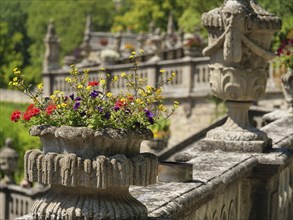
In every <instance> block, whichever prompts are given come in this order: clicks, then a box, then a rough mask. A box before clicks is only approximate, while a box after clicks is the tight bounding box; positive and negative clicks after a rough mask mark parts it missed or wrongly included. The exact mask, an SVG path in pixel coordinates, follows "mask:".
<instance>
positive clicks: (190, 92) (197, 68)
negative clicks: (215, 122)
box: [43, 57, 209, 98]
mask: <svg viewBox="0 0 293 220" xmlns="http://www.w3.org/2000/svg"><path fill="white" fill-rule="evenodd" d="M208 62H209V59H208V58H205V57H201V58H185V59H184V58H183V59H176V60H166V61H160V62H157V63H147V62H145V63H142V64H141V65H140V66H139V70H138V71H137V74H138V75H139V76H141V77H143V78H145V79H147V80H148V85H150V86H156V84H157V82H158V74H160V72H159V70H160V69H164V70H165V73H164V77H165V78H167V77H169V76H171V73H173V72H174V73H176V77H175V79H174V81H173V82H172V84H168V85H166V86H165V90H164V92H165V94H164V95H166V96H167V97H169V98H171V97H181V98H184V97H190V96H198V95H200V96H205V95H207V94H208V93H209V79H208V74H209V71H208ZM131 65H132V64H121V65H113V66H112V67H109V68H107V73H109V74H111V75H112V76H115V75H120V74H121V73H122V72H125V73H130V68H131ZM99 69H100V67H99V68H97V67H92V68H90V72H89V76H90V80H94V79H95V80H99V76H101V77H104V75H98V74H97V72H98V71H99ZM67 75H68V71H66V72H64V71H62V72H61V71H56V72H52V73H50V74H43V79H44V84H45V94H46V95H48V94H52V93H53V91H54V90H61V91H64V92H65V93H70V92H71V91H70V89H69V87H68V85H67V83H66V82H65V81H64V79H65V77H66V76H67ZM125 88H126V83H125V81H124V79H119V81H118V82H117V83H116V84H115V85H114V87H113V88H108V89H109V90H110V91H112V92H113V93H116V92H118V91H119V90H123V89H125Z"/></svg>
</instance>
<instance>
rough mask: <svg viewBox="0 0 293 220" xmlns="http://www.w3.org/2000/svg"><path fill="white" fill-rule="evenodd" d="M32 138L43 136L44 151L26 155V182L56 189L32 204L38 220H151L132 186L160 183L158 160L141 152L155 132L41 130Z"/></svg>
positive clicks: (65, 127) (43, 127)
mask: <svg viewBox="0 0 293 220" xmlns="http://www.w3.org/2000/svg"><path fill="white" fill-rule="evenodd" d="M30 134H31V135H33V136H39V137H40V139H41V142H42V145H43V150H42V151H40V150H30V151H27V152H26V154H25V169H26V172H25V173H26V178H27V180H29V181H32V182H38V183H42V184H50V185H51V188H50V189H49V191H47V193H46V195H45V196H44V197H43V198H40V199H39V200H37V201H36V202H35V203H34V205H33V206H32V215H33V218H34V219H42V220H44V219H50V220H52V219H146V218H147V209H146V207H145V206H144V205H143V204H142V203H140V202H139V201H138V200H137V199H135V198H134V197H133V196H131V195H130V193H129V186H130V185H138V186H146V185H149V184H153V183H155V182H156V177H157V164H158V162H157V158H156V156H154V155H153V154H149V153H144V154H140V153H139V151H140V144H141V142H142V140H145V139H150V138H151V137H152V133H151V131H150V130H136V131H135V132H126V131H120V130H113V129H104V130H96V131H95V130H92V129H89V128H86V127H70V126H61V127H58V128H57V127H53V126H36V127H32V128H31V130H30Z"/></svg>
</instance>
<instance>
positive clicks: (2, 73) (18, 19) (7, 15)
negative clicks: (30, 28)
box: [0, 0, 30, 88]
mask: <svg viewBox="0 0 293 220" xmlns="http://www.w3.org/2000/svg"><path fill="white" fill-rule="evenodd" d="M28 6H29V3H26V2H23V1H20V0H16V1H3V0H1V1H0V88H6V87H7V82H8V81H9V79H10V77H11V76H12V71H11V70H12V69H13V68H14V67H15V66H18V67H22V68H23V67H25V66H26V65H28V64H29V57H30V56H29V52H28V47H29V45H30V39H29V37H28V36H27V31H26V27H25V24H26V20H27V13H26V9H27V7H28Z"/></svg>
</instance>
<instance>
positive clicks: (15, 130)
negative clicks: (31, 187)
mask: <svg viewBox="0 0 293 220" xmlns="http://www.w3.org/2000/svg"><path fill="white" fill-rule="evenodd" d="M25 107H26V104H18V103H9V102H0V121H1V126H0V147H2V146H3V145H4V143H5V139H6V138H8V137H10V138H12V139H13V142H14V144H13V146H14V147H15V149H16V151H17V152H18V154H19V161H18V168H19V169H18V170H17V172H16V179H17V182H19V181H20V180H21V179H22V178H23V156H24V153H25V151H26V150H28V149H34V148H40V145H41V144H40V140H39V138H36V137H32V136H29V135H28V128H27V127H25V126H24V125H22V124H15V123H14V122H12V121H10V115H11V113H12V111H13V110H15V109H19V110H24V109H25Z"/></svg>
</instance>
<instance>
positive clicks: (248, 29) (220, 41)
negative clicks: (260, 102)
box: [200, 0, 281, 152]
mask: <svg viewBox="0 0 293 220" xmlns="http://www.w3.org/2000/svg"><path fill="white" fill-rule="evenodd" d="M202 20H203V25H204V26H205V28H206V29H207V30H208V32H209V45H208V46H207V47H206V48H205V49H204V50H203V55H204V56H209V57H210V65H209V68H210V86H211V90H212V92H213V94H214V95H215V96H217V97H219V98H221V99H223V100H224V101H226V104H227V107H228V119H227V122H226V123H225V124H224V125H223V126H222V127H219V128H216V129H214V130H211V131H210V132H208V134H207V137H206V138H205V140H203V141H202V142H201V144H200V146H201V148H202V149H210V148H211V147H210V146H211V145H212V146H218V147H217V148H219V149H221V150H225V151H253V152H262V151H264V150H265V148H266V147H268V146H269V145H270V140H269V138H268V137H267V135H266V134H265V133H263V132H261V131H260V130H258V129H256V128H253V127H252V126H251V125H250V123H249V119H248V109H249V106H250V105H251V103H252V102H253V101H255V100H257V99H258V98H259V97H260V96H261V95H262V94H264V92H265V89H266V84H267V77H268V63H267V61H268V60H270V59H272V58H273V57H274V55H273V53H272V52H270V51H269V50H268V49H269V47H270V44H271V40H272V37H273V34H274V33H275V32H276V31H277V30H279V29H280V28H281V20H280V18H278V17H276V16H274V15H272V14H270V13H268V12H266V11H265V10H264V9H263V8H261V6H260V5H258V4H257V3H256V1H255V0H225V1H224V3H223V5H222V6H220V7H219V8H216V9H214V10H211V11H210V12H207V13H204V14H203V16H202ZM211 143H213V144H211Z"/></svg>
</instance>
